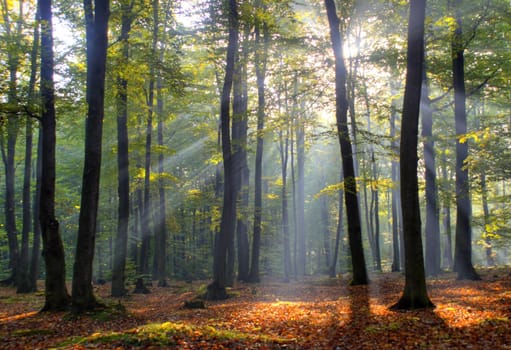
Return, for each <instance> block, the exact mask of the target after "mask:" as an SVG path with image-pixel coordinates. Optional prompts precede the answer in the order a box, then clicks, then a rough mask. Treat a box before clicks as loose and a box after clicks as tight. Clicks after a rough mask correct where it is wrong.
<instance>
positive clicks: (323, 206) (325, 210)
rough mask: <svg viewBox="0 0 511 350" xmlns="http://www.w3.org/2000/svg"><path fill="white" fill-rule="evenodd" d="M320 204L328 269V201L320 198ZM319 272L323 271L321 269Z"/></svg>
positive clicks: (323, 197)
mask: <svg viewBox="0 0 511 350" xmlns="http://www.w3.org/2000/svg"><path fill="white" fill-rule="evenodd" d="M320 203H321V223H322V224H323V229H322V231H323V252H324V253H325V267H326V269H328V268H329V267H330V266H331V260H332V257H331V252H330V208H329V205H328V204H329V203H328V199H327V197H325V196H322V197H321V199H320ZM321 271H324V270H323V269H321Z"/></svg>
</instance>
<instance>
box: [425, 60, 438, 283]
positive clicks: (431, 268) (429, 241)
mask: <svg viewBox="0 0 511 350" xmlns="http://www.w3.org/2000/svg"><path fill="white" fill-rule="evenodd" d="M422 75H423V78H422V94H421V108H422V137H423V138H424V143H423V144H424V164H425V168H426V169H425V171H426V174H425V178H426V227H425V230H426V273H427V274H428V275H430V276H435V275H437V274H438V273H440V224H439V222H438V217H439V211H438V204H437V198H438V196H437V188H436V164H435V141H434V139H433V110H432V109H431V101H430V99H429V89H428V81H427V76H426V69H425V67H424V71H423V73H422Z"/></svg>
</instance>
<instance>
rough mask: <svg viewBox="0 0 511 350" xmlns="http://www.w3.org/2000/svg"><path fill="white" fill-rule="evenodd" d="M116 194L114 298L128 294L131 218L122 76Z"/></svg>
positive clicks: (125, 23) (127, 7) (127, 16)
mask: <svg viewBox="0 0 511 350" xmlns="http://www.w3.org/2000/svg"><path fill="white" fill-rule="evenodd" d="M132 4H133V3H132V2H131V3H128V2H124V3H122V4H121V9H122V19H121V35H120V40H121V45H122V48H121V54H122V58H121V62H122V64H121V67H120V69H121V70H122V69H124V68H125V66H126V65H127V64H128V60H129V42H128V40H129V33H130V30H131V21H132V14H131V8H132ZM117 89H118V90H117V146H118V147H117V169H118V175H119V178H118V182H117V195H118V198H119V203H118V214H117V237H116V239H115V250H114V262H113V271H112V289H111V294H112V296H113V297H120V296H123V295H125V294H126V292H127V290H126V288H125V281H126V276H125V268H126V257H127V254H128V227H129V217H130V177H129V145H128V80H127V79H126V78H125V77H124V76H123V74H120V75H119V77H118V78H117Z"/></svg>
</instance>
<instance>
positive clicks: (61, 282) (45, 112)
mask: <svg viewBox="0 0 511 350" xmlns="http://www.w3.org/2000/svg"><path fill="white" fill-rule="evenodd" d="M51 6H52V2H51V0H39V7H40V11H41V87H40V89H41V100H42V106H43V107H42V116H41V127H42V135H41V136H42V145H41V146H42V151H41V156H42V173H41V201H40V203H39V206H40V207H39V221H40V224H41V231H42V238H43V257H44V261H45V265H46V279H45V303H44V306H43V309H42V310H43V311H60V310H65V309H67V307H68V305H69V294H68V292H67V288H66V263H65V254H64V245H63V243H62V239H61V237H60V233H59V222H58V221H57V219H56V218H55V176H56V175H55V145H56V122H55V90H54V83H53V67H54V61H53V33H52V11H51Z"/></svg>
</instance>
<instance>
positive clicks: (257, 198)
mask: <svg viewBox="0 0 511 350" xmlns="http://www.w3.org/2000/svg"><path fill="white" fill-rule="evenodd" d="M260 27H261V23H259V22H256V25H255V41H256V47H257V50H256V55H255V61H256V62H255V68H256V80H257V141H256V143H257V145H256V154H255V174H254V232H253V236H252V256H251V262H250V272H249V275H248V281H249V282H253V283H256V282H259V281H260V276H259V254H260V247H261V233H262V210H263V208H262V206H263V203H262V197H263V196H262V174H263V151H264V119H265V108H266V99H265V96H264V94H265V76H266V61H267V55H268V46H269V36H268V27H267V25H266V24H263V36H264V39H263V48H262V49H261V28H260ZM261 51H263V52H262V53H261Z"/></svg>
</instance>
